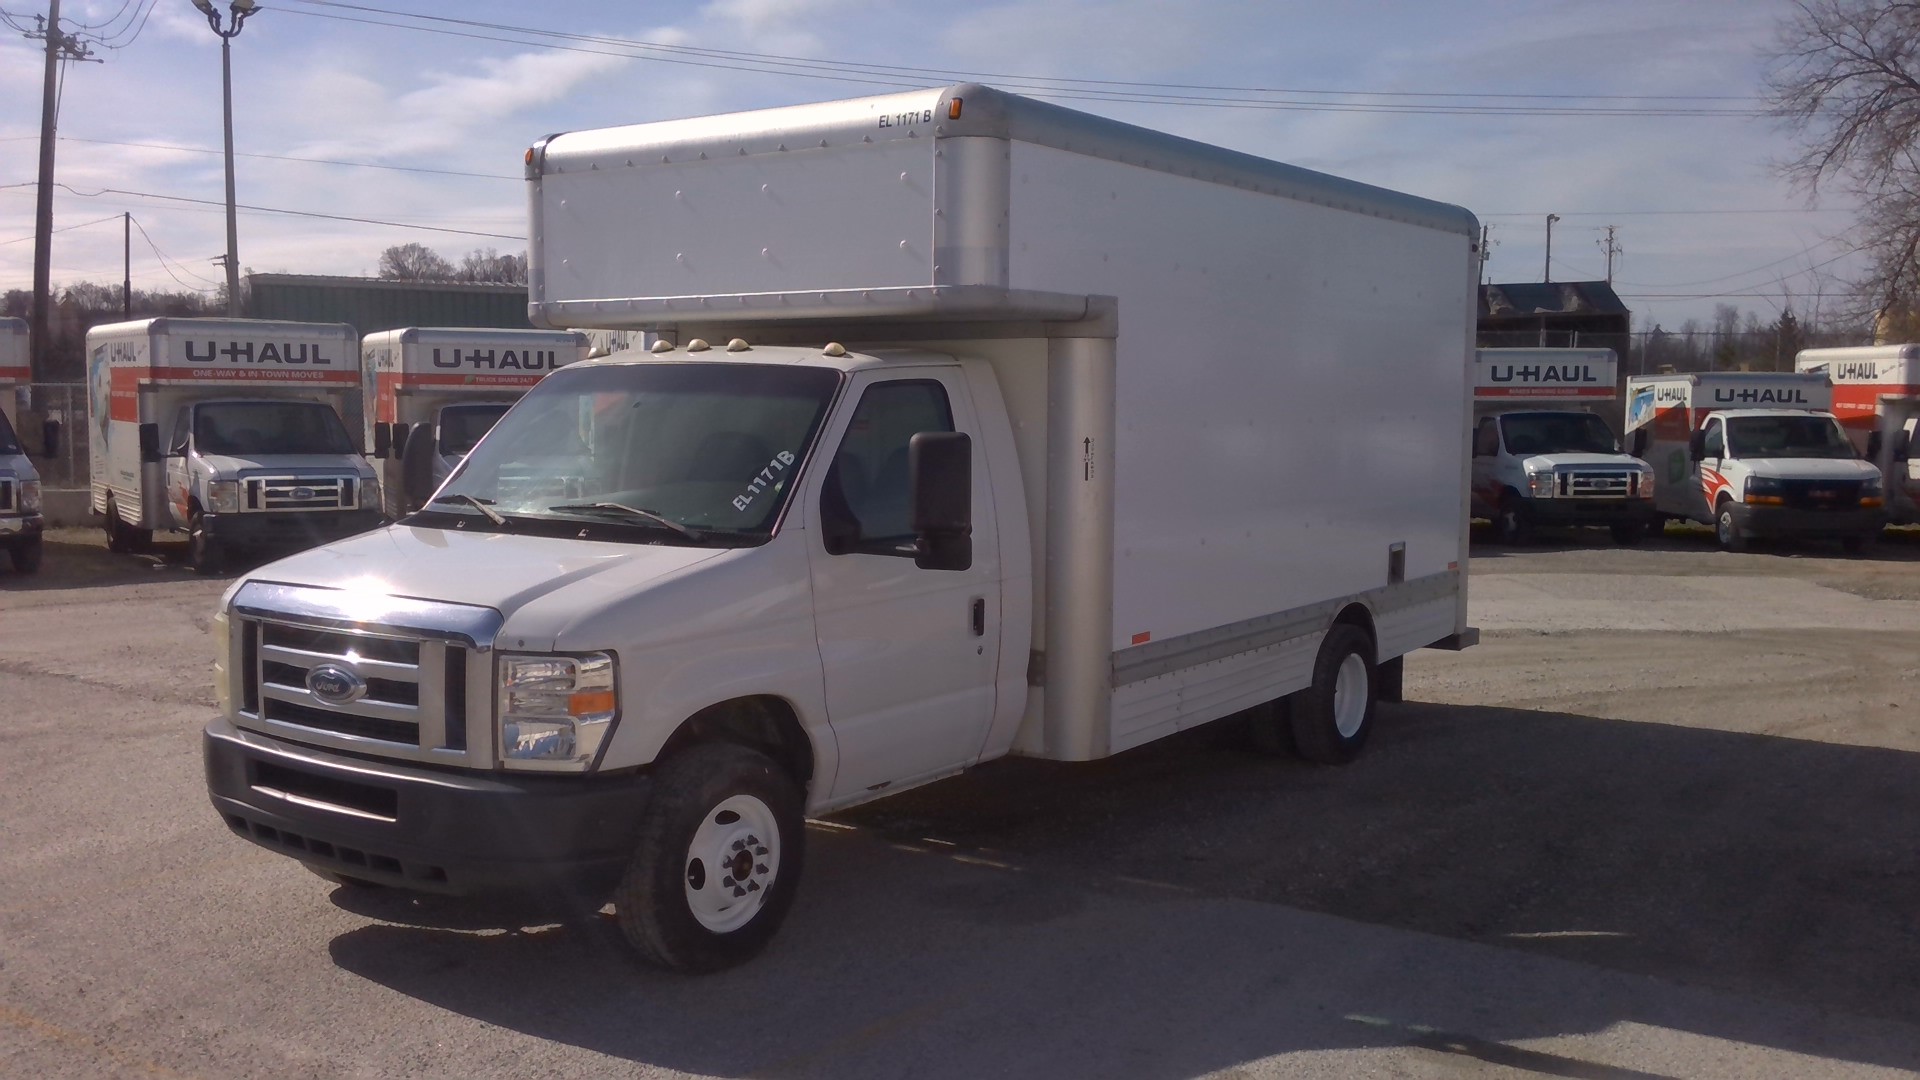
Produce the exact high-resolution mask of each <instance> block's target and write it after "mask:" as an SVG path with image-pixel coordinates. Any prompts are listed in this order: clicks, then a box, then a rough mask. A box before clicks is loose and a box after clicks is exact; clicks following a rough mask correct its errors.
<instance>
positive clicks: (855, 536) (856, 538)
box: [820, 379, 953, 557]
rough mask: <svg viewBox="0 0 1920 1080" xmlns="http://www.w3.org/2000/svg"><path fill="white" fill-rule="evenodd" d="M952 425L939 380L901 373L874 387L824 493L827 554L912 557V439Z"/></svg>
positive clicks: (857, 414)
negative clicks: (909, 461)
mask: <svg viewBox="0 0 1920 1080" xmlns="http://www.w3.org/2000/svg"><path fill="white" fill-rule="evenodd" d="M952 430H953V410H952V408H951V407H950V406H949V405H948V403H947V391H946V388H945V387H943V386H941V385H940V384H939V383H937V382H933V381H930V380H906V379H903V380H900V381H897V382H884V383H878V384H875V385H873V386H870V387H868V388H867V391H866V393H865V394H862V395H861V397H860V404H859V405H858V406H857V407H855V409H854V411H853V420H852V421H851V422H850V423H849V424H848V425H847V434H846V437H845V438H843V439H841V441H840V447H839V449H838V450H836V451H835V452H834V457H833V467H832V468H831V469H829V470H828V472H827V480H826V483H825V485H824V486H823V487H822V489H821V493H820V519H821V522H822V526H823V529H822V531H823V532H824V533H825V543H826V548H827V551H828V553H829V554H833V555H848V554H866V555H899V556H904V557H912V555H913V523H912V520H911V509H912V508H911V506H910V505H909V503H908V495H909V492H908V490H907V486H908V485H907V481H908V475H907V441H908V440H909V439H912V438H913V437H914V436H915V435H918V434H919V433H921V432H923V431H952Z"/></svg>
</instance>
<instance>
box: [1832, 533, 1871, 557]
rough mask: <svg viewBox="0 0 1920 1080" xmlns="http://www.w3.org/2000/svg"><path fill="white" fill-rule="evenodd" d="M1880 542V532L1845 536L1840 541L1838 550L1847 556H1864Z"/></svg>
mask: <svg viewBox="0 0 1920 1080" xmlns="http://www.w3.org/2000/svg"><path fill="white" fill-rule="evenodd" d="M1879 542H1880V532H1879V530H1877V529H1876V530H1875V531H1873V532H1870V533H1861V534H1860V535H1858V536H1845V537H1841V539H1840V550H1842V551H1844V552H1846V553H1847V554H1849V555H1865V554H1866V553H1867V552H1869V551H1872V550H1873V547H1874V545H1875V544H1878V543H1879Z"/></svg>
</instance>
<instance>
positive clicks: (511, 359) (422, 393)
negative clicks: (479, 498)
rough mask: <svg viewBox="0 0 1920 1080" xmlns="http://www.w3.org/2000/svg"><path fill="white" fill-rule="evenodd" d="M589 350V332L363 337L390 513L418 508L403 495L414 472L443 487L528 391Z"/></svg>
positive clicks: (419, 331)
mask: <svg viewBox="0 0 1920 1080" xmlns="http://www.w3.org/2000/svg"><path fill="white" fill-rule="evenodd" d="M586 352H587V335H585V334H583V333H579V332H555V331H551V330H495V329H473V328H464V327H458V328H456V327H446V328H439V327H409V328H406V329H402V330H388V331H385V332H384V333H378V334H368V335H367V336H366V337H365V338H362V339H361V341H360V370H361V377H362V379H363V385H362V392H363V395H364V399H365V400H366V401H367V402H370V403H371V405H372V407H371V408H370V409H368V410H366V413H365V415H366V422H365V428H366V433H365V434H366V445H367V446H368V447H369V448H370V449H369V455H370V456H371V457H372V458H373V460H374V468H375V469H376V470H377V471H378V473H379V476H380V490H381V492H382V493H383V497H384V499H385V504H384V505H385V510H386V513H387V514H388V516H390V517H399V516H400V515H401V514H403V513H407V512H410V511H412V510H415V509H417V507H415V506H410V505H407V502H406V497H405V492H404V490H403V488H404V486H405V484H404V480H405V469H406V468H407V467H412V468H414V469H416V470H417V471H419V472H420V474H421V476H420V477H419V478H418V479H417V480H416V486H424V487H426V488H429V489H430V488H435V487H439V486H440V482H441V481H442V480H445V479H446V478H447V474H448V473H450V472H452V471H453V467H454V466H455V465H457V464H459V462H460V459H461V458H462V457H464V456H466V453H467V451H469V450H471V449H473V446H474V444H475V443H477V442H479V441H480V436H482V435H485V434H486V433H487V429H489V428H491V427H493V423H494V421H496V420H498V419H500V417H501V416H502V415H503V414H504V413H505V412H506V411H507V410H508V409H509V408H511V407H512V406H513V403H514V402H515V401H518V400H519V399H520V395H521V394H524V393H526V392H527V388H528V387H530V386H532V385H533V384H534V383H537V382H539V381H540V378H541V376H543V375H545V374H546V373H547V372H549V371H553V370H555V369H557V368H560V367H564V366H565V365H567V364H571V363H573V362H574V361H575V360H579V359H582V358H584V357H585V355H586ZM409 448H412V450H413V453H412V455H411V456H409V454H408V450H409Z"/></svg>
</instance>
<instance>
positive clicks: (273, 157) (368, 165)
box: [20, 135, 524, 180]
mask: <svg viewBox="0 0 1920 1080" xmlns="http://www.w3.org/2000/svg"><path fill="white" fill-rule="evenodd" d="M20 138H33V136H30V135H23V136H20ZM58 138H59V140H60V141H61V142H74V143H89V144H92V145H95V146H131V147H139V148H142V149H146V150H178V151H181V152H183V153H188V154H221V153H225V151H222V150H215V149H213V148H211V147H205V146H177V145H174V144H172V143H150V142H125V141H122V140H118V139H82V138H78V137H76V136H73V135H61V136H58ZM234 156H235V157H243V158H260V159H262V160H265V161H297V162H301V163H304V164H309V165H345V166H350V167H352V168H356V169H385V170H388V171H390V172H407V173H430V174H433V175H436V176H470V177H476V178H479V179H482V180H522V179H524V177H519V176H508V175H506V174H505V173H481V172H463V171H461V170H459V169H430V168H426V167H424V166H420V165H382V164H379V163H377V162H372V161H347V160H343V159H340V158H315V157H298V156H295V155H292V154H249V153H244V152H239V151H236V152H235V153H234Z"/></svg>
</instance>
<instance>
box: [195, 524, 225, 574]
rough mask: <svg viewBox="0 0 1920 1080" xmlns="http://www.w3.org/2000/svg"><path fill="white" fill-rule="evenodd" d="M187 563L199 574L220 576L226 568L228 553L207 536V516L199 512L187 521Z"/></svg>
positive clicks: (216, 541)
mask: <svg viewBox="0 0 1920 1080" xmlns="http://www.w3.org/2000/svg"><path fill="white" fill-rule="evenodd" d="M187 563H188V565H190V566H192V567H193V570H194V573H197V574H218V573H219V572H220V571H221V570H223V569H225V568H226V563H227V553H226V551H225V549H224V548H222V547H221V544H220V542H219V541H218V540H215V539H214V538H213V537H211V536H208V535H207V522H206V516H205V515H204V514H202V513H201V512H200V511H198V510H195V511H194V512H193V516H191V517H189V518H188V519H187Z"/></svg>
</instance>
